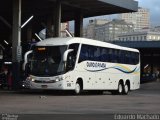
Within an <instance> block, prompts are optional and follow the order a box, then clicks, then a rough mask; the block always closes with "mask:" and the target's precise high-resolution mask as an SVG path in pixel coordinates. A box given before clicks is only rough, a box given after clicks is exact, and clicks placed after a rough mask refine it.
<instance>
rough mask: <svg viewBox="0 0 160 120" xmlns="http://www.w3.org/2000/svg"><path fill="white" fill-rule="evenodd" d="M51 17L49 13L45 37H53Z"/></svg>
mask: <svg viewBox="0 0 160 120" xmlns="http://www.w3.org/2000/svg"><path fill="white" fill-rule="evenodd" d="M52 23H53V22H52V17H51V15H50V16H48V17H47V26H46V38H50V37H53V35H54V33H53V29H52Z"/></svg>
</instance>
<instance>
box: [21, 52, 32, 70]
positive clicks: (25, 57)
mask: <svg viewBox="0 0 160 120" xmlns="http://www.w3.org/2000/svg"><path fill="white" fill-rule="evenodd" d="M32 52H33V51H32V50H30V51H28V52H26V53H25V55H24V63H23V68H22V69H23V71H25V68H26V64H27V63H28V55H29V54H31V53H32Z"/></svg>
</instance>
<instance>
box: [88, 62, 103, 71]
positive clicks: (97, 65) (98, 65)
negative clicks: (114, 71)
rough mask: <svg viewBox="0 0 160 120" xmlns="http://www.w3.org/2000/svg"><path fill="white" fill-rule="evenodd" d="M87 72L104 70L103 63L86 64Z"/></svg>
mask: <svg viewBox="0 0 160 120" xmlns="http://www.w3.org/2000/svg"><path fill="white" fill-rule="evenodd" d="M86 65H87V70H88V71H101V70H105V69H106V64H105V63H99V62H87V64H86Z"/></svg>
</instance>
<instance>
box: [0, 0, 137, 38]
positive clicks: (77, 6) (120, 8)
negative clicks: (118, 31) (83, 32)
mask: <svg viewBox="0 0 160 120" xmlns="http://www.w3.org/2000/svg"><path fill="white" fill-rule="evenodd" d="M13 1H14V0H1V4H0V40H2V39H7V38H6V37H8V35H9V34H11V32H12V20H13V14H12V13H13ZM60 1H61V4H62V6H61V7H62V18H61V21H62V22H65V21H70V20H74V19H75V17H76V15H77V14H78V12H79V11H80V12H82V14H83V18H86V17H93V16H100V15H108V14H116V13H125V12H135V11H137V9H138V2H136V1H134V0H60ZM55 3H56V0H22V23H23V22H24V21H25V20H26V19H28V18H29V17H30V16H31V15H34V16H35V19H36V18H37V20H36V22H35V23H34V24H35V25H36V26H34V24H32V26H34V27H40V24H37V23H40V22H41V23H42V21H46V18H47V16H54V8H55ZM38 25H39V26H38ZM37 29H38V28H37ZM22 32H23V31H22Z"/></svg>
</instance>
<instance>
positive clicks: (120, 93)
mask: <svg viewBox="0 0 160 120" xmlns="http://www.w3.org/2000/svg"><path fill="white" fill-rule="evenodd" d="M117 93H118V94H119V95H122V93H123V83H122V82H120V83H119V84H118V90H117Z"/></svg>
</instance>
